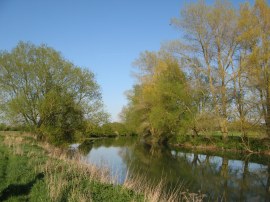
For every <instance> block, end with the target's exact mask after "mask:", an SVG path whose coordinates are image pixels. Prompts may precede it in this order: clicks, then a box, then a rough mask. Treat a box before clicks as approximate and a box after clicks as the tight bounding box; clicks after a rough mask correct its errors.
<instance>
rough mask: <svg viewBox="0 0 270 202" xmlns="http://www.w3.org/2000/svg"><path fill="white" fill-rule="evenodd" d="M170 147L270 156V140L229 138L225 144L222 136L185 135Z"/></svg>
mask: <svg viewBox="0 0 270 202" xmlns="http://www.w3.org/2000/svg"><path fill="white" fill-rule="evenodd" d="M169 145H170V146H171V147H174V148H186V149H191V150H193V151H203V152H207V151H209V152H217V151H223V152H236V153H245V154H249V153H253V154H262V155H269V156H270V138H258V137H248V138H242V137H240V136H229V137H228V138H227V140H226V141H225V142H224V141H223V139H222V137H221V136H191V135H184V136H181V137H178V138H177V140H172V141H171V142H169Z"/></svg>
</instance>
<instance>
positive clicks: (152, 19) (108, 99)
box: [0, 0, 269, 121]
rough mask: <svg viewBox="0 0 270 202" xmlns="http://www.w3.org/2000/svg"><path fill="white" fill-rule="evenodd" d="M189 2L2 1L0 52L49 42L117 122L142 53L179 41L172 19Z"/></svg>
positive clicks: (153, 0)
mask: <svg viewBox="0 0 270 202" xmlns="http://www.w3.org/2000/svg"><path fill="white" fill-rule="evenodd" d="M187 2H190V1H188V0H185V1H183V0H107V1H105V0H0V26H1V31H0V49H1V50H11V49H12V48H13V47H15V46H16V44H17V43H18V42H19V41H29V42H32V43H34V44H36V45H39V44H42V43H45V44H47V45H48V46H50V47H52V48H54V49H56V50H57V51H60V52H61V53H62V55H63V56H64V57H65V58H66V59H68V60H69V61H71V62H73V63H74V64H76V65H79V66H81V67H85V68H88V69H90V70H91V71H92V72H94V73H95V75H96V80H97V82H98V83H99V85H100V86H101V91H102V94H103V101H104V104H105V106H106V110H107V111H108V112H109V113H110V114H111V116H112V121H116V120H117V119H118V114H119V112H120V111H121V109H122V107H123V106H124V105H125V104H126V98H125V95H124V92H125V91H126V90H129V89H131V88H132V85H133V84H134V79H133V78H132V77H131V71H132V62H133V61H134V60H135V59H136V58H137V57H138V56H139V54H140V52H143V51H145V50H151V51H152V50H158V49H159V47H160V44H161V43H162V42H165V41H169V40H173V39H177V38H180V33H179V32H177V31H176V30H175V29H173V28H172V27H171V26H170V19H171V18H172V17H175V16H178V15H179V11H180V9H181V8H182V7H183V6H184V5H185V3H187ZM193 2H194V1H193ZM207 2H208V3H212V2H213V0H209V1H207ZM231 2H233V3H234V4H235V5H237V4H239V2H244V1H243V0H238V1H233V0H231ZM251 2H253V1H251ZM268 2H269V1H268Z"/></svg>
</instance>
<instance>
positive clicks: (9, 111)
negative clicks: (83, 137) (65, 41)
mask: <svg viewBox="0 0 270 202" xmlns="http://www.w3.org/2000/svg"><path fill="white" fill-rule="evenodd" d="M0 66H1V68H0V90H1V95H0V98H1V99H0V100H1V103H0V108H1V109H3V111H4V113H3V114H4V116H5V118H6V120H8V121H9V122H10V123H18V124H23V125H28V126H29V127H31V128H32V129H34V130H36V131H37V132H38V134H39V136H40V137H43V138H45V139H48V140H50V141H52V142H55V143H57V144H60V143H63V142H64V141H69V142H70V141H74V139H76V138H77V137H78V136H80V135H79V134H80V133H81V134H82V132H83V131H84V122H85V120H88V121H91V122H93V123H96V124H97V123H103V122H104V121H106V120H107V118H108V116H107V114H106V113H105V112H104V111H103V105H102V101H101V94H100V91H99V86H98V85H97V83H96V81H95V79H94V74H93V73H92V72H90V71H88V70H86V69H81V68H79V67H77V66H75V65H74V64H72V63H71V62H69V61H66V60H65V59H64V58H63V57H62V56H61V55H60V53H58V52H57V51H55V50H53V49H52V48H49V47H47V46H46V45H41V46H35V45H32V44H30V43H23V42H20V43H19V44H18V45H17V47H16V48H14V49H13V50H12V51H11V52H10V53H8V52H2V53H1V54H0Z"/></svg>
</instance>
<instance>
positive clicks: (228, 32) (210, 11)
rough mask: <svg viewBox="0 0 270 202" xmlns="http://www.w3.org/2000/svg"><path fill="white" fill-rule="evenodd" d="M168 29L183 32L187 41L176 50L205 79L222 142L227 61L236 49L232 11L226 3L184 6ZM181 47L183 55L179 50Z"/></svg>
mask: <svg viewBox="0 0 270 202" xmlns="http://www.w3.org/2000/svg"><path fill="white" fill-rule="evenodd" d="M172 25H174V26H175V27H177V28H179V29H180V30H181V31H183V32H184V33H185V37H186V39H187V40H186V41H185V42H182V43H180V44H181V48H180V49H178V50H180V53H181V56H182V59H183V60H186V61H188V63H189V65H191V66H192V65H195V66H198V65H197V64H195V63H194V62H196V61H199V64H200V66H199V67H200V71H201V72H202V73H203V74H204V75H205V76H206V77H207V80H208V82H207V83H208V89H209V92H210V98H211V99H210V100H211V105H212V113H215V114H216V116H217V119H218V120H219V125H220V130H221V132H222V135H223V138H224V139H226V137H227V135H228V129H227V120H228V105H229V104H230V97H229V96H228V95H229V91H230V83H231V77H232V76H231V75H232V73H233V71H232V59H231V58H232V56H233V55H234V54H235V51H236V48H237V45H238V43H237V40H236V39H237V33H238V27H237V14H236V10H235V9H234V8H233V7H232V5H231V4H229V3H228V2H227V1H215V4H214V5H206V4H205V1H203V0H202V1H199V2H198V3H193V4H189V5H187V7H186V8H185V9H183V10H182V12H181V15H180V17H178V18H174V19H172ZM183 47H184V48H185V50H186V51H183V50H182V48H183ZM187 52H189V53H187ZM194 57H195V58H196V60H194V59H193V58H194Z"/></svg>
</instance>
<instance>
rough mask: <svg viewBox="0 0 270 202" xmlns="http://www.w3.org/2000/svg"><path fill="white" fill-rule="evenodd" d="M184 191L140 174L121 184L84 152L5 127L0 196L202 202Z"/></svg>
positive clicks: (0, 142)
mask: <svg viewBox="0 0 270 202" xmlns="http://www.w3.org/2000/svg"><path fill="white" fill-rule="evenodd" d="M176 190H177V189H176ZM179 191H180V190H177V192H176V191H175V192H172V193H164V192H163V187H162V183H160V184H159V185H155V186H154V185H149V184H147V181H145V180H144V181H143V180H142V179H141V178H140V177H139V176H137V178H136V179H129V180H126V181H125V183H124V184H123V185H116V184H115V183H114V179H112V178H111V177H109V174H108V170H107V169H106V168H104V169H100V168H97V167H95V166H93V165H89V164H86V163H84V162H83V161H81V160H80V156H79V155H77V157H76V156H75V158H72V159H71V158H70V157H69V155H68V153H67V152H66V150H63V149H60V148H56V147H53V146H51V145H49V144H47V143H41V142H38V141H36V140H35V138H34V137H33V136H32V135H30V134H27V133H21V132H0V201H35V202H36V201H80V202H81V201H117V202H118V201H123V202H124V201H125V202H126V201H202V198H203V196H202V195H198V194H194V193H187V192H183V193H182V194H181V192H179ZM179 193H180V195H179ZM179 196H180V197H179Z"/></svg>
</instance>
